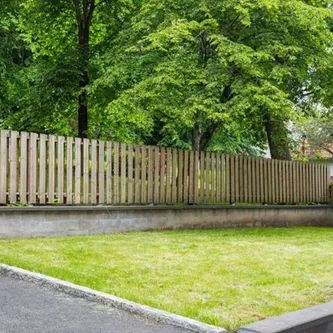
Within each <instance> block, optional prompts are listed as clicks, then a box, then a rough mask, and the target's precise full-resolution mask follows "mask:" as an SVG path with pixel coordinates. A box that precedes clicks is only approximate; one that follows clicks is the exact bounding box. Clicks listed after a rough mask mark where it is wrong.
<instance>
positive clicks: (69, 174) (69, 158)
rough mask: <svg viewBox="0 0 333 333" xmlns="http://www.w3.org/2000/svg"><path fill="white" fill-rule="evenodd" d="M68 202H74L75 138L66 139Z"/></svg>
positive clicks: (70, 203) (69, 203)
mask: <svg viewBox="0 0 333 333" xmlns="http://www.w3.org/2000/svg"><path fill="white" fill-rule="evenodd" d="M66 204H68V205H72V204H73V138H70V137H69V138H67V139H66Z"/></svg>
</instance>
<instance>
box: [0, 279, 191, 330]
mask: <svg viewBox="0 0 333 333" xmlns="http://www.w3.org/2000/svg"><path fill="white" fill-rule="evenodd" d="M53 332H57V333H155V332H156V333H190V331H187V330H183V329H179V328H176V327H173V326H168V325H162V324H157V323H154V322H150V321H147V320H145V319H142V318H139V317H137V316H134V315H131V314H129V313H127V312H124V311H121V310H117V309H114V308H110V307H107V306H103V305H100V304H97V303H94V302H89V301H87V300H84V299H81V298H76V297H72V296H69V295H67V294H63V293H60V292H58V291H54V290H51V289H47V288H43V287H40V286H38V285H35V284H33V283H30V282H26V281H21V280H17V279H14V278H10V277H6V276H1V275H0V333H53Z"/></svg>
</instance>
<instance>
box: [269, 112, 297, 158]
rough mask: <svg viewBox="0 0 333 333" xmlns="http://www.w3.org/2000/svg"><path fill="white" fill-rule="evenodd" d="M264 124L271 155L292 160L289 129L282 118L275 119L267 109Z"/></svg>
mask: <svg viewBox="0 0 333 333" xmlns="http://www.w3.org/2000/svg"><path fill="white" fill-rule="evenodd" d="M264 125H265V130H266V134H267V141H268V145H269V150H270V152H271V157H272V158H274V159H279V160H288V161H289V160H291V154H290V148H289V143H290V140H289V137H288V130H287V129H286V126H285V124H284V121H283V120H282V119H273V117H272V115H271V114H270V113H269V112H268V111H265V113H264Z"/></svg>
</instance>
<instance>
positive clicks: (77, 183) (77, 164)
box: [74, 138, 82, 205]
mask: <svg viewBox="0 0 333 333" xmlns="http://www.w3.org/2000/svg"><path fill="white" fill-rule="evenodd" d="M81 147H82V141H81V139H80V138H76V139H75V171H74V172H75V180H74V183H75V184H74V203H75V204H76V205H79V204H80V203H81V170H82V167H81V160H82V158H81Z"/></svg>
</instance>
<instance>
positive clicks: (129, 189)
mask: <svg viewBox="0 0 333 333" xmlns="http://www.w3.org/2000/svg"><path fill="white" fill-rule="evenodd" d="M127 153H128V182H127V202H128V204H130V205H131V204H132V203H133V202H134V175H133V145H131V144H129V145H127Z"/></svg>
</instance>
